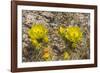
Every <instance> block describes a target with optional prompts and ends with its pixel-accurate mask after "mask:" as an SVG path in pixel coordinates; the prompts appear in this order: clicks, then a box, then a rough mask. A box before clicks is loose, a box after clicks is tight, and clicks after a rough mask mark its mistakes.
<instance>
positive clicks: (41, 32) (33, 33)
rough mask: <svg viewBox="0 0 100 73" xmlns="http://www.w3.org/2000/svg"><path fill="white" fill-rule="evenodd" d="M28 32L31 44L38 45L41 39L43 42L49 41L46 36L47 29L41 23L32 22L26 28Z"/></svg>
mask: <svg viewBox="0 0 100 73" xmlns="http://www.w3.org/2000/svg"><path fill="white" fill-rule="evenodd" d="M28 34H29V36H30V39H31V41H32V44H33V45H34V46H35V47H40V46H41V41H42V42H45V43H47V42H48V41H49V39H48V36H47V34H48V30H47V29H46V27H44V26H43V24H33V26H32V27H31V29H29V30H28ZM40 40H41V41H40Z"/></svg>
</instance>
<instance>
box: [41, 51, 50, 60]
mask: <svg viewBox="0 0 100 73" xmlns="http://www.w3.org/2000/svg"><path fill="white" fill-rule="evenodd" d="M42 58H43V59H44V60H46V61H47V60H49V59H50V53H49V52H47V53H44V54H43V56H42Z"/></svg>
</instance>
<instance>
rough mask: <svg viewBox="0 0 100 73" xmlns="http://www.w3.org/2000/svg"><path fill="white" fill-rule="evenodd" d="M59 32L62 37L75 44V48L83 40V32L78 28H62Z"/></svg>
mask: <svg viewBox="0 0 100 73" xmlns="http://www.w3.org/2000/svg"><path fill="white" fill-rule="evenodd" d="M59 32H60V35H61V36H63V37H64V38H66V39H67V40H69V41H70V42H72V43H73V44H72V46H73V47H75V46H76V43H77V42H79V41H80V40H81V39H82V32H81V30H80V28H79V27H78V26H69V27H60V28H59Z"/></svg>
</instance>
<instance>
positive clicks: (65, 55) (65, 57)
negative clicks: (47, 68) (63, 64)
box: [63, 52, 70, 60]
mask: <svg viewBox="0 0 100 73" xmlns="http://www.w3.org/2000/svg"><path fill="white" fill-rule="evenodd" d="M63 58H64V60H67V59H69V58H70V56H69V53H68V52H64V53H63Z"/></svg>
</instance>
